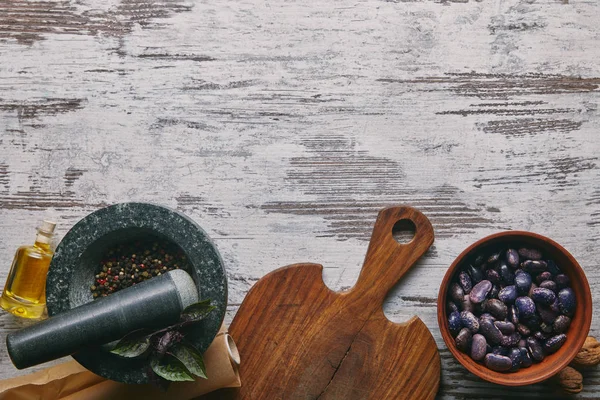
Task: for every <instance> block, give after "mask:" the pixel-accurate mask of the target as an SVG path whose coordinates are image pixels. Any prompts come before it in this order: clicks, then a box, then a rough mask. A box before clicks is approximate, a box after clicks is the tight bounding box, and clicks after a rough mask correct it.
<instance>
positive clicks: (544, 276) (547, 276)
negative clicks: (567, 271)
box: [535, 271, 552, 285]
mask: <svg viewBox="0 0 600 400" xmlns="http://www.w3.org/2000/svg"><path fill="white" fill-rule="evenodd" d="M550 279H552V274H551V273H550V272H548V271H546V272H542V273H541V274H539V275H538V276H536V277H535V281H536V282H537V284H538V285H540V284H541V283H542V282H545V281H548V280H550Z"/></svg>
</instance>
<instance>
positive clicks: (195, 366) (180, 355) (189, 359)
mask: <svg viewBox="0 0 600 400" xmlns="http://www.w3.org/2000/svg"><path fill="white" fill-rule="evenodd" d="M171 353H172V354H173V355H174V356H175V357H177V359H178V360H179V361H181V363H182V364H183V365H185V367H186V368H187V369H188V371H190V372H191V373H192V374H194V375H196V376H199V377H200V378H204V379H208V377H207V376H206V368H205V367H204V359H203V358H202V354H200V352H199V351H198V350H196V349H195V348H194V347H192V346H188V345H186V344H183V343H179V344H177V345H175V346H174V347H173V349H172V350H171Z"/></svg>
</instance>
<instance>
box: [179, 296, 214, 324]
mask: <svg viewBox="0 0 600 400" xmlns="http://www.w3.org/2000/svg"><path fill="white" fill-rule="evenodd" d="M215 308H216V307H215V306H211V305H210V299H209V300H203V301H200V302H198V303H194V304H192V305H189V306H187V307H186V308H185V310H183V311H182V312H181V320H182V321H184V322H191V321H193V322H198V321H201V320H203V319H204V318H205V317H206V316H207V315H208V314H209V313H210V312H211V311H212V310H214V309H215Z"/></svg>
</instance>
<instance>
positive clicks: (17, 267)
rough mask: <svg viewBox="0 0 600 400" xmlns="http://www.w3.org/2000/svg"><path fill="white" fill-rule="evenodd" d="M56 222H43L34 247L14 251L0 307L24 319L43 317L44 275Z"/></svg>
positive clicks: (48, 264)
mask: <svg viewBox="0 0 600 400" xmlns="http://www.w3.org/2000/svg"><path fill="white" fill-rule="evenodd" d="M55 226H56V223H54V222H49V221H44V223H43V224H42V226H41V227H40V228H39V229H38V234H37V237H36V240H35V244H34V245H33V246H21V247H19V249H18V250H17V253H16V254H15V258H14V260H13V263H12V266H11V268H10V272H9V273H8V278H7V279H6V284H5V286H4V291H3V292H2V297H0V307H2V308H3V309H5V310H6V311H8V312H10V313H12V314H14V315H16V316H18V317H23V318H42V317H43V316H44V314H45V308H46V275H47V273H48V267H49V266H50V261H51V260H52V255H53V254H54V253H53V251H52V249H51V246H50V242H51V238H52V234H53V232H54V228H55Z"/></svg>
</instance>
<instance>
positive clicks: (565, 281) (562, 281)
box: [554, 274, 570, 289]
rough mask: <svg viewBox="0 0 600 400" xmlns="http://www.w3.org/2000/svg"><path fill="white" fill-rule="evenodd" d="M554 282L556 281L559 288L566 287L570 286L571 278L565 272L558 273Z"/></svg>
mask: <svg viewBox="0 0 600 400" xmlns="http://www.w3.org/2000/svg"><path fill="white" fill-rule="evenodd" d="M554 282H556V286H557V287H558V289H564V288H566V287H567V286H569V283H570V280H569V277H568V276H567V275H565V274H558V275H556V277H555V278H554Z"/></svg>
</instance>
